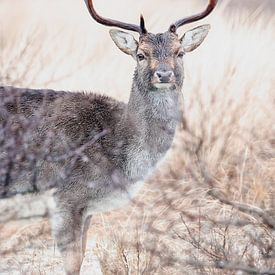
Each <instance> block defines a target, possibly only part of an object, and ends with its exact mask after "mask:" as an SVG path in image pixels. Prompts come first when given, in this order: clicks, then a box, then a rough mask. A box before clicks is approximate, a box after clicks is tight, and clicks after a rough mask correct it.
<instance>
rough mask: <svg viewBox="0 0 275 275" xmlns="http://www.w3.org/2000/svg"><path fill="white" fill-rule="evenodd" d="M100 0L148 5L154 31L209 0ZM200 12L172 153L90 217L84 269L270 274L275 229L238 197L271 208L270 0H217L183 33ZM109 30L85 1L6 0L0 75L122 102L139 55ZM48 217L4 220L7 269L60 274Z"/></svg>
mask: <svg viewBox="0 0 275 275" xmlns="http://www.w3.org/2000/svg"><path fill="white" fill-rule="evenodd" d="M94 5H95V7H96V9H97V10H98V12H99V13H100V14H101V15H103V16H105V17H110V18H113V19H117V20H121V21H126V22H129V23H137V24H138V19H139V15H140V14H141V13H142V14H143V15H144V17H145V20H146V25H147V29H148V30H149V31H150V32H153V33H156V32H164V31H166V30H167V29H168V26H169V25H170V24H171V23H172V22H174V21H175V20H177V19H179V18H181V17H184V16H188V15H191V14H194V13H197V12H199V11H201V10H203V9H204V8H205V7H206V5H207V0H169V1H168V0H150V1H148V0H139V1H134V0H101V1H100V0H94ZM204 23H209V24H211V31H210V33H209V35H208V37H207V38H206V40H205V41H204V43H203V44H202V45H201V46H200V47H199V48H198V49H197V50H196V51H194V52H192V53H190V54H188V55H187V56H186V58H185V82H184V88H183V99H184V100H183V107H184V117H183V121H182V125H181V129H180V130H179V131H178V135H177V138H176V141H175V144H174V146H173V149H172V150H171V152H170V153H169V157H168V160H167V161H166V162H165V163H164V164H163V165H162V166H161V167H160V168H159V170H158V171H157V172H156V173H154V175H153V176H152V177H151V178H150V180H148V184H147V185H146V187H145V188H144V190H143V191H142V192H141V193H140V195H139V196H138V198H137V201H136V202H135V203H133V204H132V205H131V206H129V208H128V209H125V210H121V211H115V212H114V213H107V214H103V215H98V216H95V217H94V220H93V224H92V227H91V230H90V242H89V249H88V252H87V256H86V258H85V260H84V265H83V268H82V272H83V274H91V273H89V272H91V269H93V270H94V273H93V274H164V273H165V274H191V273H193V274H249V273H245V272H247V270H249V268H252V269H250V271H251V270H252V271H253V272H254V274H274V273H272V272H273V271H274V268H275V266H274V263H275V237H274V229H272V228H270V227H268V226H267V225H266V223H265V222H264V221H263V220H262V218H261V216H259V215H254V214H255V213H254V212H253V211H252V212H251V211H250V212H249V211H248V212H249V213H245V214H244V213H243V211H240V209H239V208H238V207H236V204H232V203H231V202H238V203H239V204H245V205H248V206H249V207H252V208H253V207H254V208H253V209H254V210H255V209H257V210H259V211H262V212H261V213H265V214H266V215H268V217H274V216H275V214H274V213H275V210H274V209H275V190H274V186H275V123H274V122H275V112H274V110H275V89H274V87H275V74H274V72H275V62H274V59H275V43H274V41H275V1H274V0H242V1H239V0H220V1H219V3H218V6H217V7H216V9H215V10H214V12H213V13H212V14H211V15H210V16H209V17H207V18H205V19H204V20H202V21H201V22H196V23H194V24H190V25H188V26H184V27H182V28H181V29H180V30H179V31H178V32H179V35H183V34H184V32H185V31H186V30H188V29H189V28H192V27H195V26H198V25H199V24H204ZM108 31H109V28H108V27H105V26H102V25H99V24H98V23H96V22H94V21H93V19H92V18H91V17H90V15H89V13H88V11H87V9H86V6H85V3H84V1H79V0H78V1H76V0H35V1H33V0H0V85H12V86H18V87H28V88H52V89H56V90H66V91H83V90H84V91H87V92H97V93H102V94H106V95H109V96H112V97H114V98H116V99H119V100H122V101H125V102H126V101H127V99H128V96H129V93H130V88H131V81H132V74H133V71H134V67H135V62H134V60H133V59H132V58H131V57H129V56H127V55H125V54H123V53H122V52H120V51H119V50H118V49H117V48H116V46H115V45H114V44H113V42H112V40H111V39H110V37H109V34H108ZM135 35H136V34H135ZM136 37H137V36H136ZM202 167H203V169H202ZM206 175H207V176H206ZM209 178H210V179H211V184H210V181H209ZM213 182H214V183H215V184H214V186H213ZM213 189H215V190H219V191H222V192H223V197H222V198H223V199H222V198H221V197H220V196H218V195H217V194H216V193H215V195H213V194H214V193H210V192H209V191H213ZM224 198H226V200H225V199H224ZM239 204H238V205H239ZM11 207H14V206H11ZM252 208H251V209H252ZM249 209H250V208H249ZM209 213H211V214H210V215H209ZM253 213H254V214H253ZM258 213H259V212H258ZM272 213H273V214H272ZM273 215H274V216H273ZM0 216H1V215H0ZM49 228H50V227H49V224H48V221H47V220H45V219H41V220H39V221H38V220H37V219H35V220H31V222H30V221H29V220H28V221H23V222H22V221H20V222H18V221H10V222H9V223H4V224H0V236H1V235H2V237H0V241H1V248H0V253H2V256H3V255H4V256H3V257H1V260H0V274H11V273H10V272H11V271H12V272H13V273H12V274H23V273H24V272H25V273H31V274H37V273H42V274H48V273H51V272H55V274H62V266H61V264H60V263H61V260H60V258H59V255H58V253H57V252H56V251H55V245H54V243H53V240H52V238H51V235H50V229H49ZM193 236H195V237H194V238H193ZM197 237H198V238H197ZM15 248H16V249H15ZM153 251H154V253H153ZM164 252H165V253H164ZM95 255H96V256H95ZM125 255H126V256H125ZM125 257H126V258H125ZM125 259H126V260H125ZM135 259H139V260H138V261H137V260H135ZM1 261H2V263H1ZM125 261H126V262H125ZM221 261H222V262H223V265H221V264H220V265H219V264H217V263H220V262H221ZM140 262H142V264H141V265H143V266H145V267H144V270H145V271H144V273H142V272H141V267H140ZM1 268H2V270H1ZM260 270H264V271H265V272H264V271H263V272H264V273H260ZM272 270H273V271H272ZM237 271H240V272H244V273H234V272H237ZM5 272H6V273H5ZM22 272H23V273H22ZM268 272H269V273H268Z"/></svg>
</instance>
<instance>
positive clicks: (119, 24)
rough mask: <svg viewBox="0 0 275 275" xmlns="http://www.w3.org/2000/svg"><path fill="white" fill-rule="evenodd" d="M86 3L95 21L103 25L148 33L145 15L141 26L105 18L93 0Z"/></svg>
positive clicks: (86, 0) (87, 0)
mask: <svg viewBox="0 0 275 275" xmlns="http://www.w3.org/2000/svg"><path fill="white" fill-rule="evenodd" d="M85 3H86V5H87V7H88V10H89V12H90V14H91V16H92V17H93V18H94V19H95V21H97V22H98V23H100V24H102V25H106V26H110V27H118V28H121V29H125V30H129V31H134V32H138V33H140V34H145V33H147V31H146V29H145V24H144V19H143V17H142V19H141V26H138V25H134V24H128V23H124V22H120V21H117V20H113V19H109V18H104V17H102V16H100V15H99V14H98V13H97V12H96V11H95V9H94V5H93V1H92V0H85Z"/></svg>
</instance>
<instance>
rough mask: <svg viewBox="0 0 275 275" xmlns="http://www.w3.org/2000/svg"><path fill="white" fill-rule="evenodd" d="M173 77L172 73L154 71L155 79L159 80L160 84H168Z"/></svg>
mask: <svg viewBox="0 0 275 275" xmlns="http://www.w3.org/2000/svg"><path fill="white" fill-rule="evenodd" d="M173 76H174V73H173V72H172V71H156V72H155V77H156V78H157V79H158V80H159V82H160V83H169V82H170V81H171V79H172V77H173Z"/></svg>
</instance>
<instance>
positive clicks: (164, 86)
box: [154, 83, 173, 89]
mask: <svg viewBox="0 0 275 275" xmlns="http://www.w3.org/2000/svg"><path fill="white" fill-rule="evenodd" d="M154 86H155V87H156V88H158V89H169V88H171V87H172V86H173V84H171V83H155V84H154Z"/></svg>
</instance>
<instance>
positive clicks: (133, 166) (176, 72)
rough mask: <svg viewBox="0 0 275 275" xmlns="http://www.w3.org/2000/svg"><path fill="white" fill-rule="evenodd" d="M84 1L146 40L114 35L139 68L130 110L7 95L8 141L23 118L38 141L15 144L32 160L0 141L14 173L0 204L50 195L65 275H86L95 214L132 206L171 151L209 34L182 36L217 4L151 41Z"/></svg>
mask: <svg viewBox="0 0 275 275" xmlns="http://www.w3.org/2000/svg"><path fill="white" fill-rule="evenodd" d="M85 2H86V5H87V7H88V10H89V12H90V14H91V16H92V17H93V18H94V19H95V21H97V22H98V23H100V24H103V25H106V26H110V27H118V28H121V29H125V30H128V31H133V32H137V33H138V34H139V39H138V40H136V39H135V38H134V37H133V36H132V35H131V34H129V33H127V32H123V31H119V30H110V35H111V38H112V39H113V41H114V43H115V44H116V46H117V47H118V48H119V49H120V50H121V51H123V52H124V53H126V54H128V55H130V56H132V58H134V60H135V61H136V69H135V72H134V78H133V83H132V89H131V93H130V98H129V102H128V104H125V103H122V102H119V101H117V100H115V99H112V98H109V97H107V96H101V95H97V94H92V93H75V92H58V91H52V90H32V89H18V88H14V87H0V100H1V102H2V104H0V129H1V134H2V135H5V133H6V132H7V131H9V132H10V133H15V135H16V133H19V132H20V129H21V128H22V125H21V124H22V123H21V122H22V119H27V122H28V121H34V124H35V126H34V127H32V126H31V123H29V122H28V123H29V124H28V123H27V125H30V126H29V127H31V128H28V127H27V128H25V129H26V131H31V132H30V135H28V138H27V139H26V138H25V141H22V139H24V138H22V139H21V138H20V139H18V138H17V139H16V138H15V140H16V141H15V142H14V146H18V144H21V146H23V147H24V146H25V147H26V146H27V148H28V152H29V154H30V155H31V156H34V157H32V158H28V157H26V155H25V156H24V157H22V158H19V157H18V152H14V153H13V154H12V155H10V152H11V151H10V147H11V146H10V147H9V146H6V147H4V146H3V142H5V140H4V141H3V140H2V143H1V142H0V144H2V148H1V147H0V150H1V151H0V161H2V162H1V163H2V165H3V163H6V164H7V167H8V170H7V171H5V172H4V173H3V171H2V170H1V171H2V172H1V171H0V198H5V197H9V196H13V195H15V194H18V193H23V194H24V193H31V192H43V191H45V190H47V189H51V190H53V192H52V198H53V199H52V200H51V203H49V213H50V219H51V224H52V232H53V235H54V237H55V240H56V243H57V246H58V248H59V251H60V253H61V255H62V257H63V260H64V267H65V270H66V273H67V274H79V272H80V268H81V264H82V261H83V257H84V253H85V248H86V234H87V229H88V227H89V222H90V218H91V215H92V214H93V213H98V212H104V211H110V210H112V209H116V208H119V207H122V206H124V205H125V204H126V203H128V202H129V200H130V199H131V198H132V197H133V196H134V195H135V194H136V193H137V192H138V190H139V189H140V187H141V186H142V183H143V182H144V180H145V179H146V178H147V177H148V175H149V174H150V173H151V172H152V171H153V169H154V168H155V167H156V165H157V163H158V162H159V161H160V160H162V159H163V158H164V156H165V154H166V152H167V150H168V149H169V148H170V147H171V144H172V141H173V137H174V135H175V131H176V127H177V125H178V122H179V120H180V106H179V97H180V93H181V89H182V85H183V79H184V70H183V58H184V55H185V54H186V53H188V52H191V51H193V50H194V49H196V48H197V47H198V46H199V45H200V44H201V43H202V42H203V40H204V39H205V37H206V35H207V34H208V31H209V29H210V26H209V25H202V26H199V27H196V28H194V29H192V30H189V31H187V32H186V33H185V34H184V35H183V36H182V37H179V36H178V34H177V29H178V28H179V27H181V26H182V25H185V24H187V23H191V22H194V21H197V20H200V19H202V18H204V17H206V16H207V15H208V14H210V13H211V11H212V10H213V9H214V7H215V6H216V4H217V0H210V1H209V3H208V6H207V8H206V10H204V11H203V12H202V13H199V14H196V15H193V16H190V17H187V18H183V19H180V20H178V21H176V22H175V23H174V24H172V25H171V26H170V27H169V29H168V31H166V32H164V33H158V34H152V33H150V32H148V31H147V29H146V27H145V22H144V18H143V17H142V16H141V17H140V25H134V24H128V23H123V22H120V21H116V20H111V19H107V18H104V17H102V16H100V15H99V14H98V13H97V12H96V11H95V9H94V5H93V1H92V0H86V1H85ZM25 122H26V121H25ZM25 122H24V123H25ZM20 123H21V124H20ZM16 125H17V126H16ZM18 125H19V126H18ZM20 127H21V128H20ZM14 128H15V129H17V130H18V132H16V131H17V130H16V131H11V129H14ZM7 129H8V130H7ZM29 129H31V130H29ZM2 137H3V136H2ZM30 137H31V138H30ZM49 137H50V138H49ZM7 138H9V136H8V135H7ZM23 142H25V143H26V144H27V145H25V144H23ZM45 144H46V145H45ZM68 149H69V150H68ZM16 150H17V149H16ZM18 150H19V149H18ZM38 151H39V152H40V153H37V152H38ZM41 151H43V152H41ZM18 159H19V160H20V163H19V164H18V163H16V164H15V163H14V161H16V160H18ZM30 167H31V169H29V168H30ZM24 168H25V169H24ZM34 171H35V172H34Z"/></svg>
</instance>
